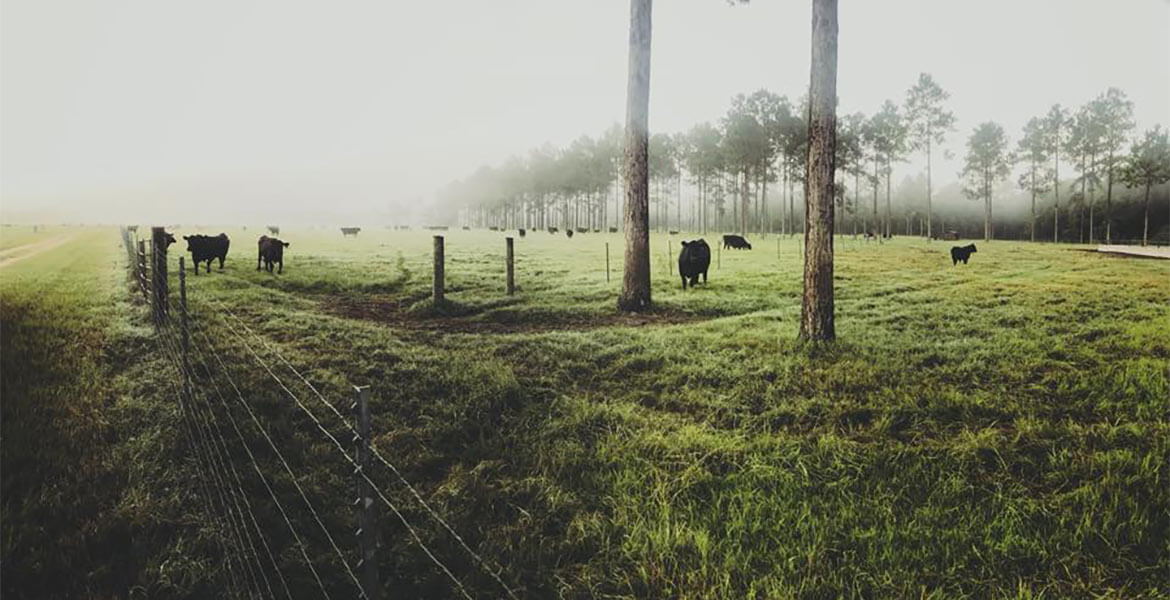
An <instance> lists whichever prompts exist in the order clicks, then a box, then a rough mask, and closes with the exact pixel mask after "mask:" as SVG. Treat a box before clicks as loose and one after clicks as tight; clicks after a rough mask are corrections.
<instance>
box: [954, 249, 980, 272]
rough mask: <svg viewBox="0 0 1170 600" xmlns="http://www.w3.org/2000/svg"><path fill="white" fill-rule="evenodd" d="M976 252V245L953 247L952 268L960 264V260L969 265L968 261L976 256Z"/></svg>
mask: <svg viewBox="0 0 1170 600" xmlns="http://www.w3.org/2000/svg"><path fill="white" fill-rule="evenodd" d="M975 252H976V250H975V244H967V245H966V246H953V247H952V248H951V266H952V267H953V266H955V265H957V264H959V261H960V260H961V261H963V264H967V260H968V259H970V258H971V255H972V254H975Z"/></svg>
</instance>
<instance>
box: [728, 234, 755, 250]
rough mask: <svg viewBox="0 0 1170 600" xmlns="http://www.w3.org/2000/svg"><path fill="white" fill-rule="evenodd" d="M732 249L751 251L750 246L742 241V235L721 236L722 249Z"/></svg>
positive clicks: (745, 241)
mask: <svg viewBox="0 0 1170 600" xmlns="http://www.w3.org/2000/svg"><path fill="white" fill-rule="evenodd" d="M728 248H734V249H736V250H744V249H747V250H751V249H752V245H751V244H750V243H748V241H747V240H745V239H743V236H742V235H734V234H729V235H725V236H723V249H724V250H726V249H728Z"/></svg>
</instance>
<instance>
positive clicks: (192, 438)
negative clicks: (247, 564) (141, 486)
mask: <svg viewBox="0 0 1170 600" xmlns="http://www.w3.org/2000/svg"><path fill="white" fill-rule="evenodd" d="M159 333H160V340H162V342H163V343H162V346H161V348H162V350H163V352H164V353H165V355H164V358H167V359H169V360H170V361H171V362H172V363H173V365H174V366H175V369H176V371H179V372H180V374H183V372H182V368H181V366H180V365H181V363H180V362H179V361H178V360H177V355H176V354H175V353H174V352H175V349H174V347H173V346H172V344H173V340H171V339H170V338H168V337H167V334H166V333H165V332H163V331H160V332H159ZM183 376H184V377H185V376H186V375H185V374H183ZM173 385H174V384H173V382H172V386H173ZM175 394H176V397H177V398H178V400H179V407H180V412H181V414H182V420H183V426H184V431H185V437H186V438H187V440H188V445H189V446H190V448H191V451H192V454H193V455H194V458H195V468H196V476H197V478H198V479H199V481H200V486H201V487H202V488H203V492H202V494H201V496H202V499H203V501H204V504H205V507H206V511H207V513H208V514H207V516H208V519H209V520H211V521H212V522H216V523H218V526H220V527H223V528H225V529H228V530H231V531H232V532H233V534H234V533H235V528H234V524H231V523H228V524H226V525H225V523H224V521H223V520H222V517H223V513H224V512H225V510H226V502H225V501H224V497H223V493H222V488H219V487H218V486H217V489H216V491H217V492H218V495H219V500H220V502H221V506H225V510H218V509H217V508H216V507H215V498H216V497H215V496H214V495H213V494H212V493H211V492H210V491H208V490H209V489H210V488H211V487H212V486H211V485H210V484H209V483H208V480H209V477H208V476H207V474H206V473H207V472H208V471H210V472H212V473H214V469H213V468H212V467H211V466H210V465H209V464H204V462H205V461H206V462H208V463H209V462H210V461H209V460H208V459H206V458H205V457H204V456H205V454H206V446H205V445H204V444H203V443H201V442H200V441H199V440H198V437H197V436H196V435H195V430H196V428H195V426H194V425H193V423H192V417H191V415H190V412H189V410H188V408H187V406H186V400H185V399H184V398H183V392H182V391H181V390H178V389H176V390H175ZM217 516H218V517H219V518H217ZM220 535H222V533H221V534H220ZM220 542H221V544H223V539H220ZM230 542H231V545H235V546H237V548H236V549H237V552H236V553H231V552H227V551H226V547H227V544H223V545H224V546H225V552H224V555H225V557H226V559H227V562H226V563H225V564H226V565H227V569H228V572H229V574H230V576H231V577H230V578H231V583H232V585H233V586H234V587H235V595H236V596H237V597H238V596H239V595H240V592H239V589H240V588H241V587H242V586H241V585H240V583H239V577H240V576H239V575H238V574H237V572H236V566H235V565H233V564H232V562H231V561H232V559H233V558H234V559H235V561H236V562H238V563H240V565H239V568H240V569H244V566H243V564H242V562H243V561H242V559H241V558H240V556H239V547H238V539H231V540H230Z"/></svg>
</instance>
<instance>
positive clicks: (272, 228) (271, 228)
mask: <svg viewBox="0 0 1170 600" xmlns="http://www.w3.org/2000/svg"><path fill="white" fill-rule="evenodd" d="M268 233H271V234H272V235H280V228H279V227H277V226H276V225H269V226H268Z"/></svg>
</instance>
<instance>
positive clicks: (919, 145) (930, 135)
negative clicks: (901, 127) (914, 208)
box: [905, 73, 955, 239]
mask: <svg viewBox="0 0 1170 600" xmlns="http://www.w3.org/2000/svg"><path fill="white" fill-rule="evenodd" d="M948 98H950V94H948V93H947V92H946V91H944V90H943V89H942V87H940V86H939V85H938V84H937V83H935V81H934V78H933V77H931V76H930V75H928V74H926V73H922V74H920V75H919V76H918V82H917V83H916V84H914V87H911V88H910V90H909V91H907V92H906V105H905V110H906V115H905V117H906V125H907V133H908V135H909V140H910V148H911V149H912V150H923V151H925V152H926V237H927V238H928V239H929V238H930V237H931V236H932V235H933V229H932V227H931V218H932V214H933V212H934V211H933V209H932V206H931V164H930V161H931V147H932V145H933V144H941V143H943V141H944V140H945V139H946V134H947V133H948V132H951V131H954V129H955V115H954V113H952V112H951V111H949V110H946V109H945V108H943V103H944V102H946V101H947V99H948Z"/></svg>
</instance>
